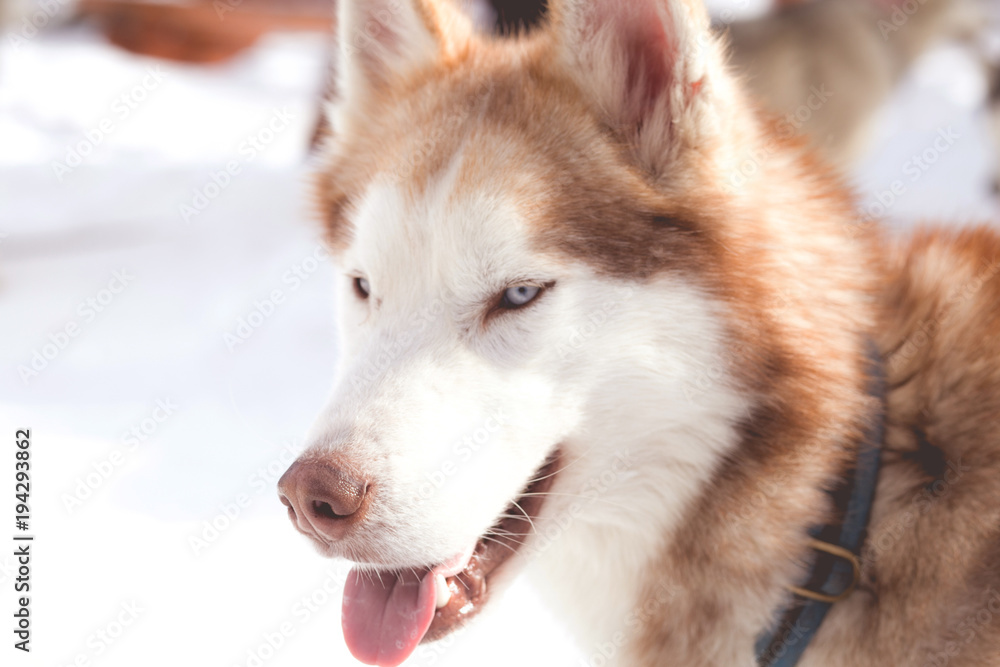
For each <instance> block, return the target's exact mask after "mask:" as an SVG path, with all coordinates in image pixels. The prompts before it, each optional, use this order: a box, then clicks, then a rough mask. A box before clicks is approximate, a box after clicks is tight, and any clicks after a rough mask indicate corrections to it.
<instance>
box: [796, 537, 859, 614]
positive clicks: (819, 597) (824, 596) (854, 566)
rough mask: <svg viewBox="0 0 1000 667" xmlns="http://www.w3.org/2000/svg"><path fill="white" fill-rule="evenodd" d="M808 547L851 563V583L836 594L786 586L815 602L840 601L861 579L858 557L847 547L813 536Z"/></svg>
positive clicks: (852, 590)
mask: <svg viewBox="0 0 1000 667" xmlns="http://www.w3.org/2000/svg"><path fill="white" fill-rule="evenodd" d="M808 544H809V547H810V548H812V549H815V550H816V551H820V552H822V553H825V554H829V555H831V556H833V557H834V558H839V559H841V560H845V561H847V562H848V563H849V564H850V565H851V583H850V584H849V585H848V586H847V588H845V589H844V590H843V591H841V592H840V593H838V594H836V595H830V594H828V593H824V592H822V591H813V590H809V589H808V588H802V587H801V586H788V590H790V591H791V592H792V593H794V594H795V595H798V596H799V597H803V598H806V599H807V600H816V601H817V602H826V603H828V604H833V603H834V602H840V601H841V600H844V599H846V598H847V596H849V595H850V594H851V593H853V592H854V588H855V587H856V586H857V585H858V582H859V581H860V580H861V562H860V561H859V560H858V557H857V556H855V555H854V554H853V553H852V552H850V551H848V550H847V549H845V548H843V547H841V546H837V545H836V544H830V543H829V542H823V541H822V540H817V539H815V538H809V542H808Z"/></svg>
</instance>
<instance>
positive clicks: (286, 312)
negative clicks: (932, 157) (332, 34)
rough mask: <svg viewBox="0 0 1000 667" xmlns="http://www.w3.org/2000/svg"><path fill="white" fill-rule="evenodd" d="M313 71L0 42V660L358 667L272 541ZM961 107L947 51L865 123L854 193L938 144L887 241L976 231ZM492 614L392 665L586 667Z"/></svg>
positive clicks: (327, 292) (971, 115)
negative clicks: (23, 645)
mask: <svg viewBox="0 0 1000 667" xmlns="http://www.w3.org/2000/svg"><path fill="white" fill-rule="evenodd" d="M324 57H325V44H324V40H323V38H322V37H321V36H319V35H311V34H305V35H303V34H295V35H274V36H272V37H270V38H268V39H266V40H263V41H262V42H261V43H260V44H258V45H257V46H256V47H255V48H253V49H252V50H250V51H249V52H247V53H245V54H243V55H242V56H240V57H238V58H237V59H235V60H233V61H231V62H229V63H226V64H223V65H217V66H213V67H207V68H206V67H193V66H185V65H179V64H175V63H166V62H161V61H156V60H153V59H148V58H140V57H136V56H134V55H131V54H126V53H124V52H122V51H119V50H117V49H115V48H113V47H110V46H108V45H106V44H105V43H104V42H102V40H101V39H100V38H99V37H98V36H96V35H95V34H94V33H92V32H90V31H88V30H87V29H83V28H71V29H62V30H59V31H56V32H51V33H42V34H40V35H38V36H36V37H34V38H32V39H30V40H27V41H24V42H18V43H16V44H15V43H13V42H10V41H8V40H6V39H5V40H3V43H2V45H0V321H3V322H4V323H5V326H4V327H3V330H2V332H0V336H2V337H0V362H2V363H0V369H2V372H0V434H7V435H3V437H4V438H9V440H8V443H10V444H8V445H6V446H5V448H4V451H6V452H7V455H6V458H7V461H8V463H7V464H6V465H7V466H10V465H11V462H12V461H13V452H14V446H13V434H14V431H15V429H18V428H30V429H31V430H32V442H33V449H32V452H33V454H32V456H33V459H32V461H33V476H34V477H33V479H34V484H35V485H34V486H33V488H32V491H33V494H32V526H31V531H30V532H31V534H34V535H36V536H37V537H36V540H35V542H34V544H33V547H32V549H33V554H34V558H33V576H34V577H35V578H34V579H33V581H32V597H31V609H32V612H33V627H34V640H33V650H32V652H31V654H30V656H29V655H22V654H21V653H20V652H16V651H14V649H13V648H11V647H10V644H12V643H13V642H10V643H9V644H8V646H6V647H4V648H3V649H0V651H2V652H3V653H4V654H5V655H6V654H9V653H14V654H16V657H17V662H16V663H7V664H19V665H20V664H24V665H47V666H52V665H58V666H59V667H63V666H67V665H72V664H77V665H88V664H93V665H100V666H102V667H103V666H107V667H111V666H117V665H122V666H129V667H131V666H133V665H148V666H151V667H156V666H159V665H163V666H168V665H169V666H171V667H173V666H176V665H179V664H185V663H191V664H195V665H225V666H227V667H236V666H240V667H255V666H256V667H260V666H264V665H266V666H268V667H270V666H278V665H282V666H283V665H288V666H303V665H320V664H329V665H352V664H355V663H354V662H353V660H352V659H351V658H350V657H349V655H348V653H347V651H346V649H345V647H344V644H343V640H342V637H341V634H340V622H339V613H340V609H339V608H340V595H339V587H340V586H341V585H342V582H343V577H344V574H345V571H346V568H345V566H344V565H343V564H342V563H337V562H333V561H327V560H324V559H321V558H319V557H318V556H317V555H316V554H315V553H314V552H313V551H312V549H310V548H309V547H308V546H307V544H306V543H305V541H304V540H303V539H300V538H298V537H297V536H296V535H295V534H294V533H293V531H292V529H291V527H290V526H289V525H288V522H287V519H286V517H285V512H284V508H283V507H282V506H281V505H280V504H279V503H278V501H277V497H276V494H275V491H274V483H275V481H276V479H277V476H278V475H280V473H281V471H283V469H284V468H285V467H286V465H287V463H288V462H289V461H290V460H291V457H292V456H294V453H295V452H296V451H298V450H299V449H300V448H301V446H302V435H303V434H304V433H305V431H306V429H307V427H308V426H309V424H310V422H311V420H312V418H313V416H314V415H315V414H316V412H317V411H318V410H319V408H320V407H321V405H322V404H323V403H324V400H325V398H326V396H327V392H328V390H329V385H330V381H331V373H332V369H333V367H334V364H335V361H336V354H337V341H336V334H335V330H334V327H333V324H332V323H333V314H334V308H335V303H334V301H333V295H332V289H331V288H330V285H331V283H332V280H333V274H332V269H331V267H330V266H329V264H328V262H327V261H325V259H323V258H322V257H323V256H322V252H321V251H320V246H319V243H318V231H319V230H318V226H317V223H316V222H315V221H314V219H313V218H312V215H311V212H310V209H309V206H310V204H309V198H308V195H307V190H308V175H309V165H308V161H307V159H306V157H305V154H304V146H305V145H306V142H307V138H308V136H309V133H310V132H311V130H312V126H313V123H314V120H315V116H314V114H315V112H316V104H315V98H316V96H317V95H318V92H319V89H320V87H321V83H322V78H323V70H322V62H323V60H324ZM983 95H984V82H983V80H982V77H981V76H980V75H979V74H978V72H977V71H976V70H975V67H974V64H973V61H972V59H971V57H970V56H969V55H968V54H967V53H965V52H964V51H962V50H961V49H957V48H945V49H941V50H938V51H936V52H934V53H933V54H929V55H928V56H927V57H925V58H923V59H922V60H921V61H920V62H919V63H918V65H917V67H916V68H915V69H914V71H913V72H912V73H911V75H910V76H908V78H907V79H906V81H905V82H904V83H903V85H902V86H901V87H900V89H899V90H898V91H897V92H896V94H895V95H894V96H893V99H892V100H891V101H890V103H889V104H888V105H887V106H886V108H885V109H884V110H883V112H882V114H881V116H880V119H879V123H878V127H877V130H876V133H875V139H874V142H873V146H872V149H871V151H870V153H869V155H868V157H867V158H866V159H865V160H864V161H863V163H862V164H861V165H860V166H859V168H858V169H857V172H856V174H855V180H856V183H857V185H858V187H859V189H860V191H861V192H862V193H863V196H864V197H865V198H867V200H869V201H877V198H878V196H879V194H880V193H882V192H883V191H884V190H885V189H887V188H891V186H892V182H893V181H894V180H897V179H900V178H905V179H908V178H910V176H909V175H908V173H907V171H906V164H907V161H908V160H911V159H912V157H913V155H914V154H915V153H919V152H922V151H924V150H925V149H926V148H927V147H928V146H932V145H933V142H934V140H935V137H936V136H938V133H939V132H941V131H942V130H944V129H947V128H948V127H951V128H952V130H953V134H957V135H958V139H957V140H956V141H954V142H953V145H950V146H949V148H948V150H947V151H945V152H942V153H941V155H940V156H938V157H939V159H937V161H936V162H935V163H934V164H933V165H932V166H931V167H930V168H928V169H927V170H926V171H925V172H921V175H920V178H919V179H918V180H917V181H913V182H911V181H907V184H906V190H905V193H904V194H903V195H901V196H899V197H897V201H895V202H894V203H893V205H892V206H891V207H889V216H890V218H891V221H892V224H895V225H897V226H900V227H903V226H905V225H907V224H909V221H912V220H913V219H917V218H924V217H940V218H948V219H954V220H958V221H967V220H973V219H980V218H995V217H996V204H995V202H994V201H993V200H992V199H991V197H990V196H989V193H988V181H989V178H990V177H991V174H992V169H993V163H994V160H995V154H994V152H993V148H992V144H991V143H990V142H989V139H988V137H987V136H986V124H985V118H984V117H983V115H982V114H981V112H980V111H979V108H980V106H981V103H982V98H983ZM255 144H256V145H255ZM84 152H86V153H87V154H86V155H82V154H83V153H84ZM74 154H79V155H80V160H79V164H77V160H76V158H75V157H73V155H74ZM57 163H58V164H57ZM59 165H65V169H64V168H63V167H61V166H59ZM199 197H203V198H204V199H203V200H202V199H199ZM196 204H198V205H199V206H200V205H202V204H204V205H205V206H204V207H203V210H199V208H198V207H196ZM185 206H188V207H190V208H184V207H185ZM317 257H319V259H317ZM255 313H256V314H255ZM241 321H244V322H246V323H247V324H246V325H244V326H245V327H246V329H245V330H244V331H243V333H247V332H250V335H249V337H247V338H246V340H245V341H241V342H239V343H238V344H234V343H233V340H234V339H233V338H232V336H234V335H235V334H236V333H237V330H238V328H239V327H240V326H241V324H240V323H241ZM227 335H228V336H229V338H228V339H227ZM36 354H37V355H38V356H37V357H36ZM33 360H34V362H35V365H36V368H37V374H33V375H27V376H25V375H24V369H25V368H32V363H33ZM133 431H134V432H135V433H138V434H139V435H135V434H133ZM6 469H7V470H8V471H10V470H11V468H10V467H8V468H6ZM0 491H2V493H0V496H2V497H3V498H5V499H8V501H9V500H10V499H11V497H12V495H13V482H12V474H11V473H10V472H5V473H3V474H0ZM74 496H79V497H83V496H86V497H85V498H82V499H80V500H78V501H77V502H74V503H72V504H69V505H68V504H67V498H71V497H74ZM8 501H4V502H5V503H7V504H4V505H3V507H4V508H6V509H5V510H4V511H5V512H6V513H7V515H8V516H9V515H10V514H12V512H11V509H12V507H13V503H12V502H8ZM11 532H12V533H13V532H14V531H13V528H12V529H11ZM4 539H6V538H4ZM197 540H201V542H198V541H197ZM10 544H13V542H11V543H10ZM12 552H13V548H7V547H4V548H2V549H0V554H3V555H0V589H2V590H3V591H4V593H3V596H2V599H3V600H4V602H3V610H2V613H3V614H4V616H5V617H6V618H8V619H10V616H9V615H8V614H10V613H12V609H13V605H14V600H13V598H14V595H13V593H12V591H11V589H12V586H13V581H12V579H13V577H14V576H16V574H15V573H14V570H13V568H14V565H15V563H14V558H13V557H12V555H11V554H12ZM495 602H496V603H495V604H493V605H492V608H491V609H489V610H488V612H487V614H486V615H487V616H488V619H487V620H486V622H482V623H478V624H474V625H473V626H472V627H471V628H470V629H468V630H467V631H464V632H462V633H460V634H459V635H458V636H457V637H455V638H453V639H451V640H448V641H447V642H446V643H444V644H443V645H436V646H431V647H426V648H424V649H421V651H420V652H418V654H417V655H416V656H415V657H414V658H412V659H411V660H410V662H409V663H408V664H410V665H420V666H429V665H442V666H452V665H454V666H457V665H468V664H476V665H480V666H482V667H489V666H490V665H506V664H509V663H514V664H519V663H522V662H523V661H524V656H526V655H531V656H534V657H533V660H532V664H545V665H551V666H553V667H563V666H566V667H568V666H569V665H578V664H583V660H582V658H581V655H580V654H579V653H578V652H577V651H576V649H575V648H573V647H572V645H571V644H570V642H569V640H568V638H567V636H566V634H565V632H564V631H563V630H562V629H561V627H560V626H559V625H558V624H557V622H556V621H555V620H554V619H553V618H552V617H551V616H550V615H549V614H548V612H547V611H546V610H545V608H544V606H543V605H542V604H541V602H540V601H539V600H538V599H537V598H536V596H535V594H534V592H533V590H532V589H531V588H530V587H529V586H528V585H527V584H525V583H523V582H518V583H517V584H516V585H515V586H514V588H513V589H512V590H511V591H510V593H509V595H507V596H506V597H505V598H504V599H503V600H501V601H495ZM10 625H12V623H11V621H10V620H8V627H10ZM7 632H8V633H9V632H10V631H9V630H7ZM102 635H103V638H102ZM7 636H8V638H9V637H10V634H8V635H7ZM499 638H516V641H498V639H499ZM4 660H5V661H6V660H7V658H5V659H4Z"/></svg>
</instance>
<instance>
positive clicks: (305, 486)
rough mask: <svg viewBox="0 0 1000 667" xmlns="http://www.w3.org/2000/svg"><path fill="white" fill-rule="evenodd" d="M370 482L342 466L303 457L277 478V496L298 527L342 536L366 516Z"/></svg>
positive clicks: (321, 533)
mask: <svg viewBox="0 0 1000 667" xmlns="http://www.w3.org/2000/svg"><path fill="white" fill-rule="evenodd" d="M368 486H369V485H368V482H367V481H366V480H363V479H358V478H357V477H356V476H354V475H353V474H350V473H348V472H346V471H345V470H343V469H342V468H340V467H337V466H334V465H330V464H329V463H325V462H323V461H316V460H312V461H301V460H300V461H296V462H295V463H293V464H292V465H291V467H289V468H288V470H286V471H285V474H284V475H282V476H281V479H280V480H278V496H279V497H280V498H281V502H282V503H283V504H284V505H285V506H286V507H288V518H289V519H291V520H292V523H294V524H295V525H296V526H298V528H299V530H301V531H302V532H304V533H306V534H316V533H318V534H319V536H322V537H325V538H327V539H330V540H339V539H341V538H343V537H344V536H345V535H346V534H347V532H348V531H349V530H350V529H351V527H352V526H355V525H357V524H358V523H359V522H360V521H361V520H363V519H364V514H365V509H366V507H367V503H366V502H365V497H366V496H367V495H368Z"/></svg>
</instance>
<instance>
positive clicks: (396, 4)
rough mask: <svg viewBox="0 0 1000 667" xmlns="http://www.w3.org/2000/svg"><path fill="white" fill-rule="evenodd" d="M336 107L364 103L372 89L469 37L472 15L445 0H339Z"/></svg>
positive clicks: (444, 55) (428, 63)
mask: <svg viewBox="0 0 1000 667" xmlns="http://www.w3.org/2000/svg"><path fill="white" fill-rule="evenodd" d="M338 5H339V6H338V7H337V46H338V49H337V63H336V67H337V86H336V88H337V90H336V94H335V99H334V103H333V107H334V108H333V109H332V112H333V116H334V118H333V120H334V123H335V124H336V119H337V117H338V116H339V115H341V114H340V113H339V110H338V107H341V106H347V107H355V108H358V107H362V106H363V105H364V103H365V101H366V100H367V99H369V97H370V96H371V95H372V93H374V92H376V91H378V90H380V89H384V88H386V87H389V86H392V85H393V84H394V83H396V82H398V81H403V80H405V79H406V77H407V76H409V75H411V74H413V73H415V72H417V71H419V70H421V69H422V68H425V67H430V66H432V65H434V64H435V63H437V62H439V61H440V60H441V59H443V58H447V57H448V56H449V55H450V54H452V53H454V52H455V51H456V50H457V49H458V48H459V47H460V45H462V44H464V43H467V41H468V39H469V37H470V35H471V28H470V26H469V23H468V19H467V18H466V17H465V16H463V15H462V14H461V13H460V12H458V11H457V10H456V9H455V8H454V7H452V6H450V5H449V4H447V2H444V1H443V0H441V1H438V0H338Z"/></svg>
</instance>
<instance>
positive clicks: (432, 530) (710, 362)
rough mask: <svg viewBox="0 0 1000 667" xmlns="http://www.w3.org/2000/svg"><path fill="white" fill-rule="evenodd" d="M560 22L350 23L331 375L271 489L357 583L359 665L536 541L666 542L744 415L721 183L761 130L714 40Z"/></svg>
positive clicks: (474, 605)
mask: <svg viewBox="0 0 1000 667" xmlns="http://www.w3.org/2000/svg"><path fill="white" fill-rule="evenodd" d="M551 5H552V6H551V16H550V20H549V23H548V25H547V26H545V27H543V28H541V29H539V30H538V31H537V32H535V33H532V34H531V35H527V36H522V37H520V38H517V39H509V40H503V41H498V40H493V39H489V38H485V37H480V36H477V35H476V34H474V31H473V29H472V28H471V26H470V25H469V23H468V21H467V20H466V19H465V18H464V17H463V16H462V15H461V14H460V13H459V12H457V11H455V9H454V8H453V7H452V6H451V5H449V4H446V3H444V2H439V1H437V0H435V1H431V0H370V1H362V0H342V2H341V3H340V15H339V26H338V30H339V40H340V52H339V53H340V59H339V63H338V68H339V85H338V93H337V98H336V99H335V100H334V101H333V102H331V104H330V108H329V114H330V118H331V124H332V128H333V134H332V137H331V138H330V139H329V141H328V144H327V145H326V146H325V149H324V151H325V168H324V170H323V172H322V175H321V177H320V182H319V186H320V187H319V192H320V196H321V199H322V205H323V214H324V216H325V218H326V224H327V227H328V230H329V237H330V243H331V245H332V247H333V248H334V251H335V257H336V259H337V264H338V267H339V270H340V277H339V278H338V281H339V285H338V288H337V289H338V295H339V303H340V325H341V332H342V363H341V367H340V371H339V377H338V380H337V384H336V389H335V391H334V394H333V398H332V401H331V404H330V407H329V409H328V410H327V411H326V412H325V413H324V414H323V416H322V417H321V419H320V420H319V422H318V424H317V426H316V428H315V431H314V433H313V435H312V443H313V444H312V445H311V447H310V448H309V450H308V451H307V452H306V453H305V454H304V455H303V456H302V458H300V460H299V461H297V462H296V463H295V464H294V465H293V466H292V467H291V468H290V469H289V471H288V472H287V473H286V474H285V476H284V477H283V479H282V481H281V483H280V491H281V494H282V500H283V501H284V502H285V504H286V505H288V506H289V511H290V515H291V518H292V520H293V522H294V523H295V524H296V526H297V527H298V528H299V530H300V531H301V532H303V533H304V534H306V535H308V536H309V537H310V538H312V539H313V540H314V541H315V542H316V543H317V545H318V546H319V547H320V549H321V551H322V552H323V553H324V554H327V555H330V556H342V557H347V558H349V559H351V560H353V561H356V562H357V563H359V567H358V569H357V570H356V571H355V572H354V573H352V576H351V578H350V580H349V581H348V584H347V589H346V593H345V599H344V614H345V616H344V628H345V633H346V636H347V639H348V643H349V644H350V646H351V649H352V651H353V652H354V654H355V655H356V656H357V657H358V658H359V659H361V660H363V661H365V662H368V663H372V664H379V665H396V664H398V663H399V662H401V661H402V660H403V659H405V657H406V656H407V655H409V654H410V653H411V652H412V651H413V649H414V647H415V646H416V645H417V643H418V642H419V641H420V640H421V639H422V638H423V639H426V638H434V637H439V636H442V635H444V634H446V633H447V632H448V631H450V630H451V629H452V628H454V627H456V626H457V625H458V624H460V623H461V622H462V621H463V620H464V619H465V618H467V617H469V616H471V615H472V614H473V613H474V612H475V611H477V610H478V609H479V608H480V607H481V605H482V604H483V602H484V601H485V598H486V593H487V583H488V584H489V589H490V590H492V589H493V588H495V586H496V584H497V583H500V584H502V583H503V582H504V580H505V579H507V578H508V577H509V573H510V572H511V571H512V570H513V565H512V563H513V562H514V561H516V560H519V559H520V558H521V556H523V555H525V554H526V553H529V552H532V549H531V548H530V547H531V545H532V542H533V540H535V539H536V537H537V532H538V531H540V530H541V528H542V527H544V526H545V525H558V526H562V527H563V528H562V529H564V530H565V532H567V533H569V532H572V531H573V530H575V529H576V527H575V526H571V525H569V524H572V523H574V522H575V523H577V524H579V525H601V524H603V525H605V526H608V525H611V526H614V525H618V526H622V525H625V524H628V523H630V522H634V523H642V522H644V521H649V522H654V523H657V524H663V523H664V522H666V521H668V520H669V517H667V516H666V515H668V514H669V513H670V512H671V511H674V510H672V509H670V508H669V507H668V506H669V498H675V497H689V496H686V495H685V494H686V493H690V492H693V488H694V487H695V486H697V484H698V483H699V480H704V478H705V476H707V475H708V471H709V470H710V469H711V468H712V466H713V465H714V464H715V463H716V462H717V461H718V459H719V458H720V456H721V453H722V452H723V451H724V450H725V449H726V448H727V447H728V446H730V444H731V438H730V437H729V436H730V433H729V431H728V430H727V427H726V426H725V425H728V424H730V423H732V422H733V421H735V417H734V415H736V414H738V413H739V411H740V410H741V409H742V406H741V404H740V399H739V398H737V395H736V393H735V392H733V391H731V387H730V379H731V375H732V372H731V368H730V364H729V362H728V360H727V359H725V358H723V357H721V356H720V353H719V350H720V349H722V347H723V342H722V341H723V338H724V337H725V336H726V335H727V325H726V324H725V322H724V319H723V315H722V314H721V308H720V306H719V303H720V299H721V298H722V297H720V296H719V295H720V294H722V293H727V292H729V291H733V290H739V289H741V288H745V287H746V285H745V278H740V277H738V276H737V277H736V278H733V277H732V276H733V275H736V272H730V273H726V272H724V271H722V270H721V269H720V268H719V267H720V266H721V265H722V264H723V263H724V260H723V258H722V257H723V255H724V254H725V253H726V252H727V250H726V242H725V239H726V236H725V233H724V232H723V230H724V229H726V228H727V225H728V226H732V225H735V224H736V223H735V220H736V219H737V218H738V217H739V216H740V214H739V213H737V211H738V210H739V207H738V205H737V204H736V203H734V202H735V201H736V200H738V199H739V197H740V195H739V194H734V193H732V192H730V191H728V190H727V189H726V188H725V186H726V185H727V184H726V183H724V182H720V179H719V177H718V175H719V174H720V173H735V167H734V165H735V162H736V160H737V157H740V158H742V157H743V153H742V152H741V151H742V150H743V149H744V148H745V146H744V145H743V144H741V141H742V139H741V137H742V136H745V135H746V136H752V135H753V134H754V131H755V130H754V128H755V125H754V123H756V120H755V119H754V117H753V116H743V115H739V114H737V113H735V112H734V111H732V109H733V108H735V107H736V106H740V105H739V104H738V102H739V101H740V100H739V95H740V93H739V91H738V90H737V89H736V87H735V86H734V85H733V84H732V82H731V80H730V79H729V78H728V76H727V75H726V73H725V71H724V67H723V59H722V57H721V55H720V47H719V45H718V44H717V43H716V41H715V40H714V38H713V37H711V36H710V34H709V31H708V19H707V16H706V14H705V12H704V10H703V8H702V7H701V6H700V3H699V2H695V1H694V0H691V1H684V0H670V1H668V0H632V1H630V2H621V1H620V0H563V1H560V2H552V3H551ZM727 169H728V170H730V171H729V172H727ZM727 280H728V281H730V282H726V281H727ZM741 280H744V283H740V281H741ZM650 415H655V419H652V420H651V419H650ZM651 442H655V443H657V446H656V447H655V448H647V449H641V447H643V446H645V445H647V444H648V443H651ZM672 443H673V444H672ZM636 447H639V448H640V449H636ZM665 461H670V462H673V464H675V468H676V470H677V471H678V472H677V475H676V477H675V478H670V477H666V478H664V477H663V476H662V475H660V476H658V477H657V478H656V480H649V479H645V478H644V477H643V474H642V468H643V466H647V465H649V466H657V467H663V466H664V465H666V464H665V463H664V462H665ZM667 467H669V465H667ZM608 472H610V473H611V478H607V477H606V476H605V473H608ZM595 479H600V480H603V481H604V482H607V484H606V485H604V486H602V487H601V490H600V494H602V497H601V498H600V501H599V502H594V501H593V498H592V492H593V494H596V493H597V491H595V488H596V487H594V488H591V487H593V486H594V485H592V484H590V483H591V482H592V481H593V480H595ZM588 484H590V486H588ZM616 485H617V486H620V487H628V486H630V485H634V486H635V487H641V488H638V489H637V488H631V489H630V490H629V493H630V494H631V496H630V497H634V494H636V493H647V494H648V496H649V498H650V499H651V500H650V503H648V504H647V506H649V507H653V508H655V511H656V512H657V513H656V514H655V515H649V516H646V515H643V514H642V511H643V510H641V509H638V508H634V509H629V508H625V509H623V507H622V503H619V502H615V500H614V497H615V493H616V492H615V490H614V488H613V487H616ZM657 485H661V486H657ZM588 497H590V498H591V501H590V503H589V504H587V499H588ZM623 497H624V496H623ZM668 497H669V498H668ZM574 501H582V502H583V503H584V505H583V508H582V510H579V511H578V509H574V505H573V504H572V503H573V502H574ZM664 508H667V509H664ZM567 517H569V520H567ZM537 550H538V549H535V551H537ZM515 553H516V554H517V555H516V557H515V558H513V559H512V558H511V556H512V554H515Z"/></svg>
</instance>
